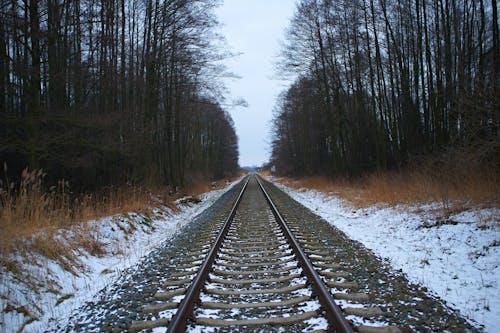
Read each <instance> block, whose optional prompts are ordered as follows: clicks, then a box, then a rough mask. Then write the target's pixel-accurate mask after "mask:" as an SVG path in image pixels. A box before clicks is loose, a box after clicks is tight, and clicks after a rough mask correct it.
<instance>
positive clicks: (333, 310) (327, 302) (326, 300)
mask: <svg viewBox="0 0 500 333" xmlns="http://www.w3.org/2000/svg"><path fill="white" fill-rule="evenodd" d="M259 178H260V176H256V179H257V183H258V184H259V186H260V189H261V190H262V193H264V196H265V197H266V200H267V202H268V204H269V206H270V207H271V210H272V212H273V215H274V217H275V218H276V220H277V221H278V224H279V225H280V226H281V228H282V230H283V232H284V234H285V236H286V237H287V239H288V240H289V242H290V245H291V246H292V248H293V250H294V252H295V255H296V256H297V259H298V260H299V262H300V263H301V264H302V268H303V269H304V271H305V273H306V274H307V276H308V278H309V280H310V281H311V284H312V288H313V290H314V292H315V293H316V295H318V298H319V300H320V303H321V305H322V306H323V307H324V308H325V310H326V313H327V318H328V321H329V323H330V326H331V327H333V328H334V329H335V332H343V333H352V332H354V331H353V329H352V327H351V325H349V323H348V322H347V320H346V318H345V316H344V314H343V313H342V310H341V309H340V308H339V306H338V305H337V304H336V303H335V301H334V299H333V297H332V294H331V293H330V291H329V290H328V287H327V286H326V285H325V283H324V282H323V280H322V279H321V278H320V276H319V275H318V273H317V272H316V270H315V269H314V266H313V265H312V263H311V261H310V260H309V258H308V257H307V255H306V253H305V252H304V250H302V247H301V246H300V244H299V242H298V241H297V239H296V238H295V236H294V234H293V233H292V231H291V230H290V228H289V227H288V225H287V224H286V222H285V219H284V218H283V216H281V214H280V212H279V211H278V208H277V207H276V205H275V204H274V202H273V201H272V200H271V197H270V196H269V194H268V193H267V191H266V190H265V189H264V186H262V183H261V181H260V179H259Z"/></svg>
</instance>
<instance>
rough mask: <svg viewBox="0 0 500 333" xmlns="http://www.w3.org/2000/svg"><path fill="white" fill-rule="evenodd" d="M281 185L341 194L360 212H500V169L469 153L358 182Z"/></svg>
mask: <svg viewBox="0 0 500 333" xmlns="http://www.w3.org/2000/svg"><path fill="white" fill-rule="evenodd" d="M281 182H283V183H285V184H286V185H288V186H291V187H294V188H312V189H316V190H319V191H322V192H326V193H330V194H335V195H337V196H339V197H342V198H343V199H345V200H347V201H349V202H351V203H352V204H354V205H355V206H358V207H367V206H370V205H374V204H380V203H383V204H389V205H397V204H410V205H411V204H425V203H430V202H438V203H440V206H441V207H442V208H441V210H442V211H443V212H444V214H451V213H453V212H456V211H460V210H464V209H467V208H468V207H473V206H475V207H478V206H479V207H500V172H499V169H498V166H497V165H496V164H495V163H493V162H489V161H488V160H487V159H482V158H479V157H478V156H477V155H475V154H473V153H470V152H466V151H461V152H457V151H454V152H453V153H449V154H446V155H440V156H437V157H434V158H429V157H428V158H426V159H425V160H422V161H418V162H415V163H414V164H413V165H412V166H411V167H407V168H404V169H402V170H397V171H381V172H374V173H371V174H367V175H364V176H362V177H359V178H357V179H354V180H352V179H351V180H347V179H344V178H336V179H331V178H327V177H321V176H313V177H299V178H284V179H282V180H281Z"/></svg>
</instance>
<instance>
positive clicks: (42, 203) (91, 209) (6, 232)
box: [0, 165, 173, 274]
mask: <svg viewBox="0 0 500 333" xmlns="http://www.w3.org/2000/svg"><path fill="white" fill-rule="evenodd" d="M4 174H5V176H4V179H2V180H0V230H1V231H2V232H1V233H0V262H1V263H2V266H4V268H6V269H7V270H8V271H10V272H13V273H15V272H16V271H17V270H18V267H17V261H18V260H19V258H24V259H23V260H28V261H31V262H32V263H35V264H36V260H37V259H35V258H36V255H40V256H41V257H43V258H47V259H50V260H52V261H54V262H57V263H58V264H59V265H60V266H61V267H62V268H63V269H65V270H67V271H69V272H72V273H74V274H76V270H75V269H78V268H81V264H80V260H79V256H80V255H82V254H83V253H82V251H83V250H85V251H86V252H87V253H89V254H90V255H93V256H102V255H105V254H106V253H107V250H106V244H105V243H103V242H102V241H100V240H99V237H98V235H97V234H96V233H97V230H95V229H96V228H95V226H93V225H92V224H89V223H86V221H89V220H93V219H98V218H101V217H104V216H109V215H114V214H120V213H126V212H130V211H135V212H143V213H147V211H148V209H149V208H150V207H152V206H154V205H157V204H158V203H160V202H161V204H168V205H169V206H173V204H171V203H168V202H167V201H166V197H167V195H166V194H165V193H167V191H166V190H163V191H161V190H158V191H156V192H155V195H153V194H152V192H151V191H149V190H145V189H143V188H140V187H135V186H131V185H126V186H120V187H116V188H107V189H105V190H102V191H100V192H99V193H93V194H79V195H76V194H73V193H71V191H70V186H69V184H68V182H66V181H64V180H61V181H59V182H58V183H57V184H56V185H54V186H50V187H48V186H46V185H45V184H44V178H45V176H46V175H45V174H44V172H43V171H42V170H33V171H29V170H24V171H23V172H22V174H21V177H20V179H19V180H15V181H14V180H10V179H9V178H8V177H7V176H6V175H7V166H6V165H4Z"/></svg>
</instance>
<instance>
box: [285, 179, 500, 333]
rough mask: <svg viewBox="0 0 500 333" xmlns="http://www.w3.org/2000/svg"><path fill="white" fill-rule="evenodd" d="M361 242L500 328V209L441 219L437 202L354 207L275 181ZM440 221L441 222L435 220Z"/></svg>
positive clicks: (477, 319)
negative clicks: (413, 204) (415, 204)
mask: <svg viewBox="0 0 500 333" xmlns="http://www.w3.org/2000/svg"><path fill="white" fill-rule="evenodd" d="M275 184H276V185H277V186H278V187H280V188H281V189H283V190H284V191H285V192H287V193H288V194H289V195H290V196H292V197H293V198H294V199H295V200H296V201H298V202H300V203H301V204H303V205H304V206H306V207H307V208H309V209H310V210H312V211H313V212H315V213H316V214H317V215H319V216H321V217H322V218H324V219H325V220H326V221H328V223H330V224H332V225H334V226H335V227H337V228H339V229H340V230H342V231H343V232H344V233H346V234H347V235H348V236H349V237H350V238H352V239H354V240H356V241H359V242H361V243H362V244H364V246H366V247H367V248H369V249H371V250H372V251H373V252H374V253H375V254H376V255H378V256H380V257H381V258H385V259H386V260H388V261H389V263H390V265H391V266H392V267H393V268H394V269H397V270H402V271H403V272H404V273H405V274H406V275H407V277H408V279H409V280H410V281H411V282H414V283H419V284H421V285H424V286H425V287H427V289H428V290H429V291H430V292H432V293H434V294H436V295H438V296H439V297H440V298H441V299H443V300H444V301H445V302H446V303H447V304H448V305H449V306H450V307H452V308H455V309H457V310H459V311H460V312H461V314H462V315H463V316H465V317H466V318H467V319H468V320H469V321H470V322H471V323H472V324H474V325H483V326H484V329H485V331H486V332H497V329H498V327H500V285H499V283H500V209H498V208H489V209H485V208H482V209H481V208H474V209H469V210H466V211H463V212H460V213H455V214H452V215H451V216H449V217H448V219H447V220H443V219H442V217H440V216H439V215H438V213H437V211H438V209H437V208H439V204H438V203H431V204H427V205H419V206H403V205H399V206H395V207H382V206H371V207H368V208H362V209H359V208H355V207H353V206H351V205H350V204H349V203H347V202H346V201H343V200H342V199H340V198H338V197H335V196H332V195H326V194H324V193H321V192H318V191H315V190H307V189H300V190H295V189H292V188H288V187H286V186H284V185H282V184H278V183H275ZM438 221H444V223H437V222H438Z"/></svg>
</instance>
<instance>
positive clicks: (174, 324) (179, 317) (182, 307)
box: [167, 177, 250, 333]
mask: <svg viewBox="0 0 500 333" xmlns="http://www.w3.org/2000/svg"><path fill="white" fill-rule="evenodd" d="M249 179H250V177H247V180H246V182H245V184H244V185H243V188H242V189H241V191H240V194H239V195H238V198H237V199H236V201H235V203H234V205H233V207H232V209H231V212H230V213H229V215H228V217H227V218H226V220H225V222H224V225H223V227H222V229H221V231H220V232H219V234H218V235H217V239H216V241H215V243H214V245H213V246H212V248H211V249H210V251H209V252H208V254H207V256H206V259H205V260H204V261H203V263H202V264H201V266H200V268H199V270H198V273H197V274H196V276H195V278H194V279H193V282H192V283H191V286H190V287H189V289H188V290H187V292H186V296H185V297H184V299H183V300H182V301H181V303H180V304H179V307H178V309H177V312H176V314H175V315H174V317H173V318H172V321H171V322H170V324H169V325H168V329H167V333H177V332H184V331H185V330H186V326H187V319H188V318H189V317H191V316H192V312H193V306H194V303H195V302H196V301H197V300H198V298H199V296H200V290H201V288H202V286H203V284H204V283H205V281H206V279H207V277H208V273H209V272H210V268H211V267H212V265H213V263H214V261H215V257H216V256H217V252H218V251H219V249H220V247H221V245H222V241H223V240H224V238H225V237H226V234H227V232H228V230H229V227H230V225H231V223H232V222H233V218H234V216H235V214H236V210H237V208H238V205H239V204H240V201H241V198H242V197H243V193H244V192H245V190H246V188H247V185H248V181H249Z"/></svg>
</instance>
